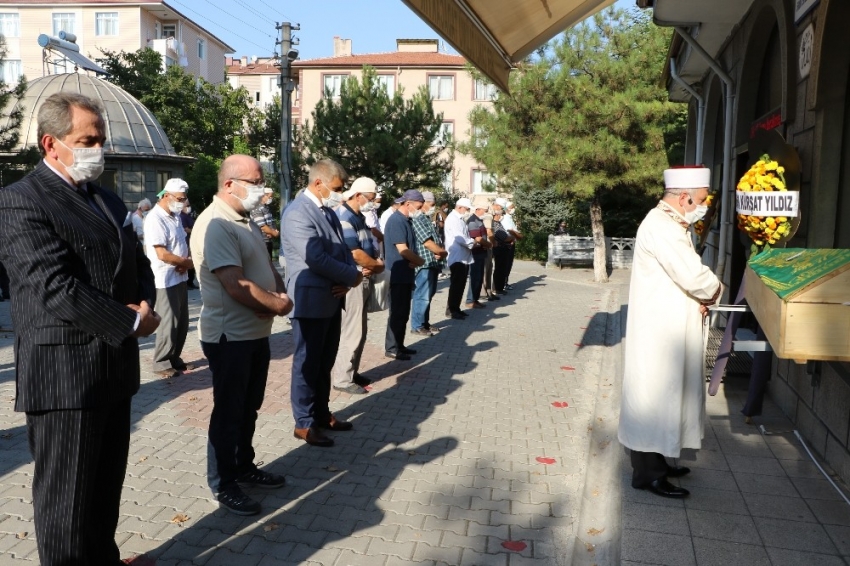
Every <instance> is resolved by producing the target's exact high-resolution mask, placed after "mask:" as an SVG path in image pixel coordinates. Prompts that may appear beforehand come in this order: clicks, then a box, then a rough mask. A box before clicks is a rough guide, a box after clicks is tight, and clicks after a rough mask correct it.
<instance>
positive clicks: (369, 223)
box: [363, 208, 383, 250]
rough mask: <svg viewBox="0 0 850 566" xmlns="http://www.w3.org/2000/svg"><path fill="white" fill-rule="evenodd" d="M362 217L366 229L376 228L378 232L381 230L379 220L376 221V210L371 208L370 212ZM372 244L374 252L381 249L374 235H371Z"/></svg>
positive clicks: (379, 242)
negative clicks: (364, 220)
mask: <svg viewBox="0 0 850 566" xmlns="http://www.w3.org/2000/svg"><path fill="white" fill-rule="evenodd" d="M363 216H365V217H366V227H367V228H377V229H378V230H380V229H381V223H380V220H379V219H378V210H377V209H375V208H373V209H372V210H370V211H369V212H367V213H366V214H364V215H363ZM382 233H383V232H382ZM372 244H374V246H375V249H376V250H380V249H381V241H380V240H378V238H377V237H375V235H374V234H372Z"/></svg>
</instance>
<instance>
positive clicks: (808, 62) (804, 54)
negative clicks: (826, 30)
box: [799, 24, 815, 79]
mask: <svg viewBox="0 0 850 566" xmlns="http://www.w3.org/2000/svg"><path fill="white" fill-rule="evenodd" d="M814 53H815V26H814V24H809V25H808V27H806V29H805V30H803V35H801V36H800V56H799V68H800V78H801V79H805V78H806V77H808V76H809V73H811V72H812V59H813V58H814Z"/></svg>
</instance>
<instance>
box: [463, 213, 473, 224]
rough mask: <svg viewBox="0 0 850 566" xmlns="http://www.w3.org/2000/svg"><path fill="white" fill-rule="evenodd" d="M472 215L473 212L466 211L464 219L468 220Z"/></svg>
mask: <svg viewBox="0 0 850 566" xmlns="http://www.w3.org/2000/svg"><path fill="white" fill-rule="evenodd" d="M471 216H472V213H471V212H469V211H466V212H464V213H463V221H464V222H466V221H467V220H469V218H470V217H471Z"/></svg>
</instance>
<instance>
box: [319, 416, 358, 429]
mask: <svg viewBox="0 0 850 566" xmlns="http://www.w3.org/2000/svg"><path fill="white" fill-rule="evenodd" d="M316 426H317V427H318V428H324V429H327V430H335V431H337V432H344V431H347V430H351V429H353V428H354V425H353V424H351V423H350V422H348V421H338V420H336V417H335V416H333V415H331V420H330V421H328V422H327V423H326V424H317V425H316Z"/></svg>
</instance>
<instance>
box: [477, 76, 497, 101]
mask: <svg viewBox="0 0 850 566" xmlns="http://www.w3.org/2000/svg"><path fill="white" fill-rule="evenodd" d="M474 97H475V98H474V99H473V100H493V99H494V98H496V87H495V85H492V84H490V83H488V82H487V81H482V80H480V79H476V80H475V93H474Z"/></svg>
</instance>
